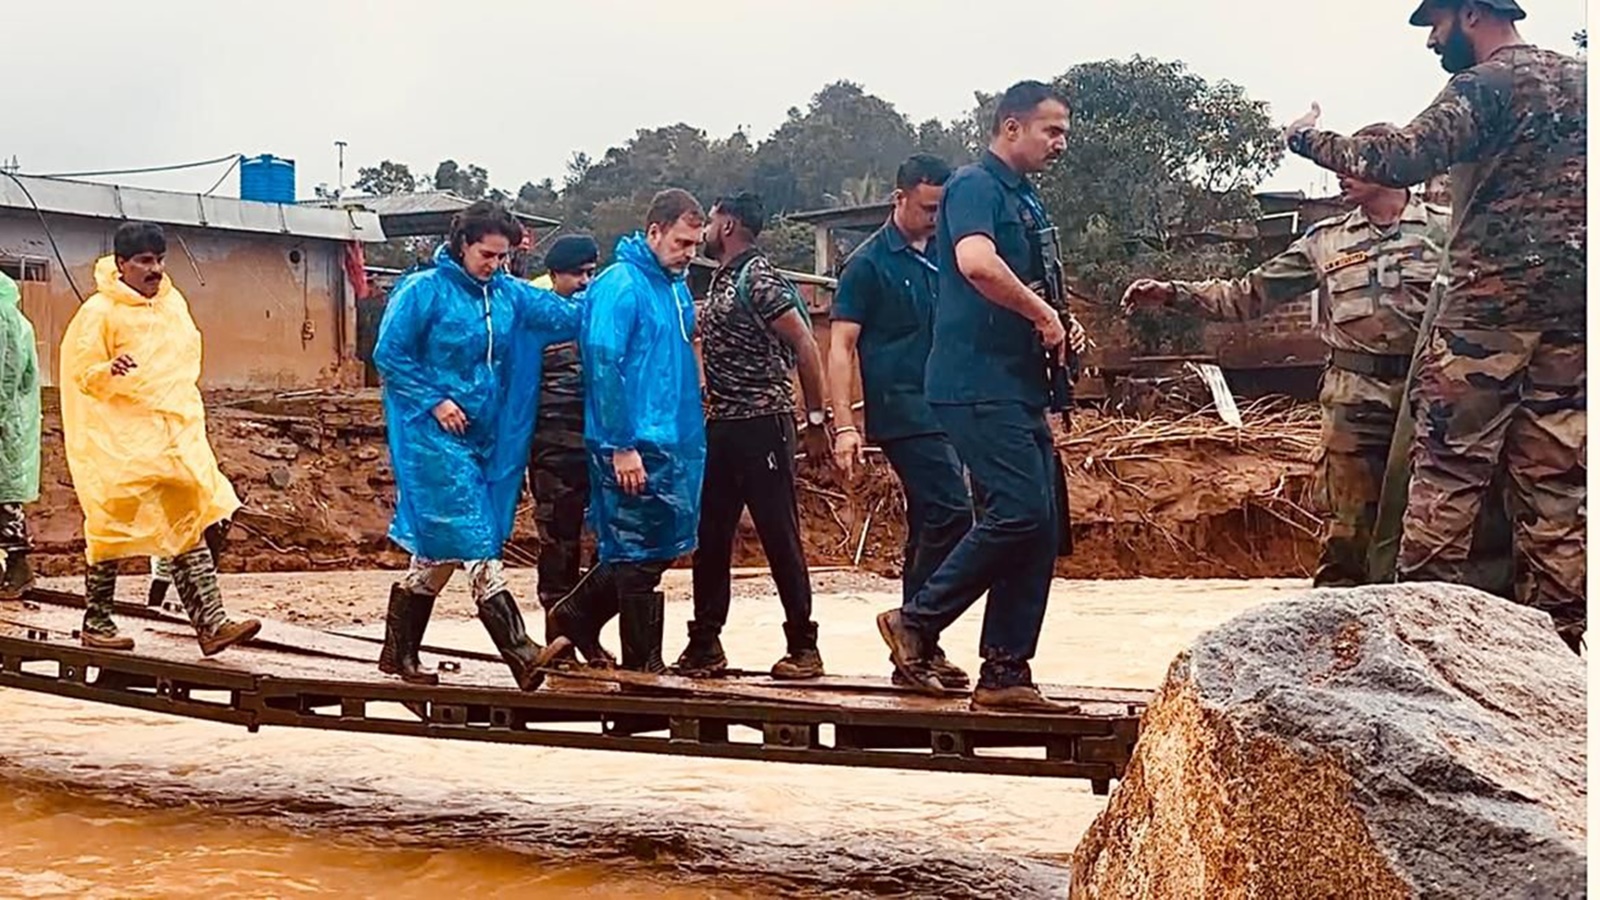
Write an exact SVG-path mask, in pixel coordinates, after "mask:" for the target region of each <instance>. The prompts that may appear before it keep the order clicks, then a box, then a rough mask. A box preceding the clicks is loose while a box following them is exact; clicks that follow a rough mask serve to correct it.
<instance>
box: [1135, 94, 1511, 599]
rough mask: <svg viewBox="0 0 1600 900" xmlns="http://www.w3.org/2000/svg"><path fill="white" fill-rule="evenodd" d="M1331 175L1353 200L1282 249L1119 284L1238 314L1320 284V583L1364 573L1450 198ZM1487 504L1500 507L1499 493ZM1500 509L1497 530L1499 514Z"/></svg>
mask: <svg viewBox="0 0 1600 900" xmlns="http://www.w3.org/2000/svg"><path fill="white" fill-rule="evenodd" d="M1395 131H1397V129H1396V128H1395V126H1393V125H1389V124H1378V125H1369V126H1367V127H1366V128H1363V129H1362V130H1361V131H1359V132H1357V134H1361V135H1367V134H1393V133H1394V132H1395ZM1339 187H1340V190H1341V192H1342V193H1343V195H1344V198H1345V199H1346V200H1347V201H1349V202H1351V203H1353V204H1355V208H1354V209H1352V210H1351V211H1350V212H1347V213H1344V214H1343V215H1338V216H1333V217H1331V218H1328V219H1324V220H1322V221H1320V222H1317V223H1316V224H1314V225H1312V226H1311V228H1310V229H1308V230H1307V231H1306V233H1305V234H1304V235H1303V236H1302V237H1301V238H1300V239H1299V240H1297V241H1295V242H1294V243H1293V244H1291V245H1289V248H1288V249H1287V250H1285V251H1284V252H1283V253H1281V254H1279V255H1278V256H1275V257H1273V258H1272V259H1269V260H1267V261H1266V262H1264V263H1262V264H1261V265H1260V266H1258V267H1257V268H1255V269H1254V270H1252V271H1251V272H1249V273H1248V274H1246V275H1245V276H1244V277H1242V278H1235V279H1227V280H1223V279H1216V280H1211V281H1202V282H1190V281H1175V282H1167V281H1154V280H1151V279H1141V280H1139V281H1136V282H1134V283H1133V284H1132V285H1130V286H1129V287H1128V290H1127V292H1126V293H1125V294H1124V296H1123V306H1124V309H1125V310H1126V311H1127V312H1130V313H1131V312H1132V311H1133V310H1134V309H1136V308H1139V307H1142V306H1162V307H1168V308H1173V309H1179V310H1183V311H1187V312H1191V313H1195V314H1198V315H1201V316H1203V317H1205V318H1209V319H1214V320H1221V321H1244V320H1247V319H1256V318H1260V317H1261V316H1264V315H1266V314H1267V313H1269V312H1271V311H1272V310H1273V309H1274V308H1276V307H1278V306H1281V305H1282V304H1284V303H1287V302H1290V301H1292V300H1296V299H1299V298H1300V297H1301V296H1304V295H1305V294H1307V293H1310V292H1311V291H1316V292H1317V300H1316V302H1317V307H1318V316H1317V318H1318V321H1319V322H1320V325H1321V331H1322V337H1323V339H1324V340H1326V341H1327V343H1328V347H1329V358H1328V367H1327V369H1326V370H1324V372H1323V375H1322V387H1321V391H1320V396H1319V399H1320V401H1321V405H1322V447H1321V454H1320V455H1321V461H1320V465H1319V466H1318V469H1317V485H1316V496H1317V499H1318V505H1319V506H1320V507H1321V509H1320V510H1319V512H1320V513H1321V514H1322V515H1324V516H1325V517H1326V518H1327V519H1328V524H1327V530H1326V532H1325V534H1324V538H1323V542H1322V554H1321V559H1320V560H1319V562H1318V564H1317V572H1316V576H1315V579H1314V582H1313V583H1314V584H1316V585H1317V586H1318V587H1350V586H1354V585H1359V584H1365V583H1366V582H1367V581H1368V578H1367V550H1368V547H1369V546H1370V544H1371V541H1372V532H1373V525H1374V523H1375V521H1376V519H1377V513H1378V498H1379V495H1380V493H1381V492H1382V489H1383V478H1384V469H1385V466H1386V464H1387V461H1388V455H1389V445H1390V443H1391V442H1392V441H1393V438H1394V432H1395V417H1396V414H1397V413H1398V411H1399V409H1400V402H1401V397H1402V395H1403V393H1404V389H1405V380H1406V371H1407V369H1408V367H1409V365H1410V362H1411V354H1412V351H1413V350H1414V349H1415V347H1416V342H1417V327H1418V325H1420V324H1421V321H1422V312H1423V309H1424V307H1425V306H1426V305H1427V302H1428V292H1429V289H1430V287H1431V286H1432V284H1433V280H1434V276H1435V275H1436V274H1437V272H1438V267H1439V257H1440V248H1441V247H1442V245H1443V244H1444V241H1445V237H1446V235H1447V233H1448V230H1449V227H1450V211H1449V210H1448V209H1446V208H1444V207H1440V206H1435V205H1433V204H1430V203H1426V202H1424V201H1423V200H1422V198H1421V197H1420V196H1418V195H1416V194H1414V193H1411V192H1409V191H1407V190H1406V189H1405V188H1390V187H1384V186H1382V185H1378V184H1373V183H1371V182H1367V181H1363V180H1361V179H1358V178H1352V177H1350V176H1345V175H1341V176H1340V177H1339ZM1491 508H1492V509H1495V510H1501V509H1503V507H1501V506H1500V505H1499V504H1494V505H1492V506H1491ZM1498 521H1499V523H1500V530H1501V532H1502V534H1503V532H1504V531H1505V528H1506V526H1505V524H1504V519H1503V516H1502V517H1500V518H1499V519H1498ZM1502 589H1505V586H1504V585H1502Z"/></svg>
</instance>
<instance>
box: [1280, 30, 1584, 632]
mask: <svg viewBox="0 0 1600 900" xmlns="http://www.w3.org/2000/svg"><path fill="white" fill-rule="evenodd" d="M1524 16H1525V14H1524V12H1523V11H1522V8H1521V6H1519V5H1518V3H1517V2H1516V0H1424V2H1423V3H1422V4H1421V5H1420V6H1418V7H1417V9H1416V11H1415V12H1413V13H1412V14H1411V24H1412V25H1416V26H1425V27H1428V28H1430V29H1431V31H1430V32H1429V35H1428V47H1429V48H1430V49H1432V50H1433V51H1434V52H1435V53H1437V54H1438V55H1439V59H1440V63H1441V65H1443V67H1444V69H1445V70H1446V71H1447V72H1450V73H1451V74H1452V76H1453V77H1452V78H1451V79H1450V82H1449V84H1447V85H1446V86H1445V88H1444V90H1443V91H1442V92H1440V94H1439V96H1438V97H1437V98H1436V99H1435V100H1434V101H1433V103H1432V104H1431V105H1430V106H1429V107H1428V108H1427V109H1425V110H1423V111H1422V112H1421V113H1419V114H1418V115H1417V117H1416V118H1415V119H1414V120H1412V122H1411V123H1410V124H1409V125H1407V126H1406V127H1404V128H1401V129H1399V130H1398V131H1395V132H1392V133H1387V134H1366V135H1357V136H1355V137H1344V136H1342V135H1338V134H1334V133H1332V132H1328V131H1320V130H1317V128H1316V123H1317V119H1318V116H1319V113H1320V110H1318V109H1317V108H1316V107H1315V106H1313V108H1312V111H1311V112H1310V113H1308V114H1307V115H1305V116H1304V117H1302V118H1301V119H1299V120H1298V121H1296V122H1295V123H1294V124H1292V125H1291V126H1289V128H1288V129H1287V130H1286V132H1285V138H1286V142H1287V144H1288V147H1289V149H1290V150H1291V151H1292V152H1294V153H1296V154H1298V155H1300V156H1304V157H1306V158H1307V159H1310V160H1311V161H1312V162H1315V163H1317V164H1318V165H1320V166H1322V167H1323V168H1326V169H1331V170H1333V171H1335V172H1338V173H1340V174H1343V175H1350V176H1354V177H1357V178H1361V179H1364V180H1366V181H1371V182H1374V183H1376V184H1382V185H1389V186H1393V187H1401V186H1405V185H1411V184H1418V183H1421V182H1423V181H1426V180H1427V179H1429V178H1432V177H1433V176H1435V175H1438V174H1441V173H1443V172H1445V171H1447V170H1448V171H1449V173H1450V183H1451V190H1452V203H1451V206H1452V209H1453V212H1454V220H1455V225H1454V228H1453V230H1452V232H1451V235H1450V239H1449V244H1448V249H1447V252H1446V257H1447V262H1446V266H1447V273H1448V274H1447V282H1446V284H1445V286H1444V294H1443V297H1442V300H1441V303H1440V307H1439V312H1438V318H1437V321H1436V323H1435V328H1434V330H1433V332H1432V333H1431V334H1427V335H1424V336H1423V340H1424V341H1425V344H1424V346H1423V348H1422V350H1421V353H1420V355H1419V360H1418V377H1417V379H1416V383H1415V389H1414V390H1415V392H1414V394H1413V396H1412V401H1413V402H1414V403H1415V405H1416V410H1415V412H1416V420H1417V438H1416V443H1415V445H1414V447H1413V450H1412V456H1411V458H1412V464H1413V472H1412V477H1411V486H1410V493H1409V496H1408V498H1407V503H1406V512H1405V522H1404V528H1403V536H1402V538H1401V544H1400V561H1399V567H1400V576H1401V577H1402V578H1403V579H1407V580H1418V581H1449V582H1458V583H1467V584H1472V583H1474V582H1473V572H1472V569H1473V566H1474V565H1475V562H1476V559H1475V558H1476V556H1477V553H1476V552H1475V550H1474V544H1475V542H1476V539H1477V537H1478V529H1479V523H1480V513H1481V511H1482V510H1483V508H1484V506H1485V504H1486V503H1490V502H1492V500H1491V495H1492V494H1493V485H1494V483H1495V482H1496V480H1497V479H1499V478H1504V479H1505V480H1506V483H1507V486H1508V492H1509V502H1510V508H1511V514H1512V519H1513V521H1514V523H1515V525H1514V528H1515V531H1514V538H1513V547H1512V552H1513V557H1514V563H1515V566H1516V573H1517V574H1516V599H1517V600H1518V601H1519V602H1521V603H1524V604H1526V605H1528V606H1532V607H1534V608H1536V609H1542V610H1545V611H1547V612H1549V613H1550V615H1551V617H1552V618H1553V619H1554V621H1555V625H1556V628H1557V630H1558V631H1559V632H1560V633H1561V636H1562V638H1563V640H1565V641H1566V642H1567V644H1568V646H1570V647H1571V648H1572V649H1573V650H1574V651H1577V650H1578V649H1579V647H1580V644H1581V641H1582V637H1583V633H1584V631H1585V629H1586V627H1587V623H1588V613H1587V605H1586V600H1585V595H1584V578H1585V574H1586V573H1585V558H1584V554H1585V549H1586V548H1585V528H1586V526H1587V514H1586V511H1585V510H1586V506H1587V500H1588V492H1587V486H1586V478H1587V467H1586V464H1585V460H1584V453H1585V448H1586V446H1587V444H1588V418H1587V409H1586V407H1587V400H1588V396H1587V390H1586V388H1585V379H1586V375H1587V371H1586V370H1587V358H1586V353H1585V346H1586V334H1585V328H1586V324H1587V323H1586V319H1587V316H1586V312H1585V303H1586V301H1587V294H1588V292H1587V258H1586V256H1587V249H1588V221H1587V210H1586V195H1587V192H1588V152H1587V139H1588V132H1589V118H1588V109H1587V101H1588V88H1587V66H1586V65H1585V63H1584V62H1583V61H1582V60H1579V59H1574V58H1572V57H1570V56H1565V55H1563V54H1560V53H1555V52H1553V51H1550V50H1544V49H1540V48H1538V47H1534V46H1531V45H1529V44H1528V43H1527V42H1526V41H1524V40H1523V39H1522V36H1521V35H1520V34H1519V33H1518V32H1517V27H1516V22H1517V21H1519V20H1521V19H1522V18H1524Z"/></svg>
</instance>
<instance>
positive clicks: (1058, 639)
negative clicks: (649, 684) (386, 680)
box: [0, 573, 1299, 900]
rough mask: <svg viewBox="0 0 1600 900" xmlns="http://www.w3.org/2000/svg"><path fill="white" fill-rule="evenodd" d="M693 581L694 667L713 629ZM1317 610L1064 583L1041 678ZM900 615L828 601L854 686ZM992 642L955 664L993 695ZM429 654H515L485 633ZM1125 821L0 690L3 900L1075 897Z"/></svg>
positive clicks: (873, 786)
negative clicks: (1078, 851)
mask: <svg viewBox="0 0 1600 900" xmlns="http://www.w3.org/2000/svg"><path fill="white" fill-rule="evenodd" d="M679 574H680V573H672V577H674V578H676V580H674V581H671V582H669V585H668V587H669V597H670V599H669V603H668V609H667V652H668V654H669V656H672V655H675V654H676V653H677V651H678V650H679V649H681V643H682V638H681V635H682V634H683V623H684V621H685V620H686V619H688V618H689V614H690V605H689V602H688V600H687V597H686V596H685V594H686V591H685V590H684V587H685V584H684V581H686V579H682V578H679V577H677V576H679ZM352 578H366V579H367V580H369V581H371V582H372V584H373V585H374V587H375V588H376V587H378V586H381V585H382V584H383V583H385V581H384V579H385V576H382V575H380V574H377V573H358V574H356V575H350V574H343V575H340V574H323V575H296V576H275V579H276V580H275V582H274V583H273V587H274V589H275V590H277V591H279V592H280V596H281V592H283V591H285V590H290V591H293V592H297V593H298V595H299V596H298V598H297V599H296V600H295V603H296V604H297V605H299V606H302V607H314V606H315V605H316V604H317V603H318V602H320V599H319V598H325V597H327V596H330V594H331V593H333V592H334V590H335V589H334V588H333V587H331V586H334V585H339V584H340V582H349V581H350V580H351V579H352ZM127 580H129V581H137V580H139V579H127ZM244 584H246V582H243V581H239V580H232V581H230V585H231V589H236V590H244V588H243V587H241V585H244ZM141 586H142V585H141ZM1298 586H1299V584H1298V583H1296V582H1274V581H1250V582H1241V581H1231V582H1230V581H1149V580H1146V581H1123V582H1064V581H1063V582H1058V583H1057V584H1056V585H1055V588H1054V592H1053V596H1052V603H1051V609H1050V613H1049V618H1048V620H1047V622H1046V625H1045V630H1044V639H1043V643H1042V645H1041V648H1040V653H1039V656H1038V658H1037V659H1036V660H1035V675H1036V676H1037V677H1038V678H1039V679H1040V680H1042V681H1048V682H1053V683H1069V684H1096V685H1110V686H1125V687H1154V686H1155V685H1156V684H1158V683H1159V681H1160V679H1161V677H1162V675H1163V674H1164V672H1165V669H1166V666H1167V664H1168V663H1169V662H1170V661H1171V659H1172V657H1173V655H1174V654H1175V653H1176V652H1177V651H1178V650H1179V649H1180V648H1181V647H1182V646H1183V645H1184V644H1185V643H1186V642H1187V641H1188V640H1189V639H1191V638H1192V637H1193V636H1194V635H1196V634H1197V633H1198V632H1200V631H1201V630H1203V629H1205V628H1207V627H1209V626H1211V625H1214V624H1217V623H1219V622H1221V621H1223V620H1226V619H1228V618H1230V617H1231V616H1233V615H1234V614H1236V613H1238V612H1239V611H1241V610H1243V609H1246V608H1248V607H1250V606H1254V605H1256V604H1258V603H1261V602H1267V601H1271V600H1272V599H1274V598H1277V597H1281V596H1284V595H1286V594H1289V593H1292V592H1293V589H1294V588H1296V587H1298ZM341 589H343V590H347V591H348V587H347V586H345V587H343V588H341ZM452 590H459V588H457V587H455V586H452ZM740 591H741V594H742V596H737V597H736V599H735V603H734V610H733V614H732V622H731V623H730V625H729V628H728V630H727V632H726V633H725V634H724V644H725V646H726V647H727V648H728V651H729V654H730V656H731V657H732V662H733V664H734V665H738V666H743V667H746V668H756V667H761V666H765V665H768V664H770V663H771V662H772V660H774V659H776V658H777V656H778V655H779V654H780V652H781V650H782V642H783V641H782V635H781V632H780V627H779V626H780V622H781V619H782V613H781V610H780V609H779V607H778V604H777V602H776V599H775V598H773V597H772V596H771V593H770V582H768V581H766V580H765V579H762V580H759V581H750V582H745V583H743V584H742V585H741V588H740ZM372 593H373V594H374V595H377V593H378V592H377V591H376V590H374V591H373V592H372ZM235 596H238V595H237V594H235ZM519 596H526V594H525V593H519ZM897 600H898V593H897V590H896V585H895V584H894V583H892V582H888V581H879V582H875V583H868V584H865V585H863V586H857V587H855V588H852V589H849V590H843V591H839V592H830V593H819V594H818V596H817V598H816V618H817V619H818V621H819V622H821V623H822V639H821V640H822V652H823V656H824V658H825V660H826V662H827V665H828V668H829V670H830V671H832V672H836V673H874V674H886V672H887V670H886V668H885V667H886V665H887V663H886V651H885V650H884V648H883V645H882V643H881V642H880V641H879V639H878V636H877V633H876V631H875V629H874V628H873V625H872V617H873V615H874V614H875V613H876V612H878V611H879V610H881V609H885V608H888V607H889V606H892V605H894V604H895V603H896V602H897ZM533 618H534V617H532V616H530V626H535V622H534V621H533ZM980 622H981V612H980V611H979V610H973V611H972V612H971V613H969V614H968V615H967V616H966V617H965V618H964V619H963V621H961V622H960V623H958V624H957V625H956V626H955V627H954V628H953V629H952V630H951V632H950V633H948V634H947V636H946V638H945V640H944V641H943V642H942V643H943V644H944V645H945V646H946V647H947V648H948V649H949V650H950V652H951V654H952V657H953V658H954V660H955V661H956V662H958V663H961V664H963V665H967V666H969V667H971V668H973V669H974V670H975V668H976V659H975V648H976V645H977V632H978V628H979V625H980ZM368 627H369V629H372V628H373V626H371V625H369V626H368ZM533 630H534V631H535V632H536V633H537V631H538V629H537V627H533ZM374 633H376V632H375V630H374ZM429 640H430V641H432V642H438V643H453V644H456V645H459V646H469V647H472V648H474V649H482V650H487V649H489V643H488V640H487V638H486V637H485V636H484V635H483V634H482V630H481V628H480V626H478V624H477V623H476V622H473V621H471V620H467V619H462V618H441V619H436V621H435V622H434V624H433V626H432V627H431V629H430V632H429ZM607 640H608V643H610V644H611V645H612V646H615V640H616V636H615V626H614V625H613V626H612V629H611V631H610V633H609V635H608V637H607ZM1103 803H1104V800H1103V799H1102V798H1097V797H1095V796H1093V795H1092V794H1091V793H1090V791H1089V786H1088V785H1087V784H1086V783H1078V782H1074V781H1066V780H1054V779H1028V778H1010V777H999V776H991V775H952V774H942V773H922V772H901V771H880V770H866V769H862V770H856V769H841V768H833V767H818V766H800V765H785V764H778V763H757V762H742V761H717V760H696V759H687V758H676V757H658V756H649V755H642V754H622V753H606V752H599V751H579V750H558V749H545V748H538V747H514V746H503V745H487V744H469V743H455V742H450V741H432V740H420V739H414V738H400V737H388V736H367V735H344V734H331V733H322V732H309V731H295V730H287V729H279V730H273V729H265V730H263V731H262V732H261V733H259V734H256V735H251V734H248V733H247V732H245V731H244V730H243V729H239V728H234V727H230V726H226V725H219V724H211V723H201V722H192V721H185V720H180V719H168V718H164V717H161V716H157V715H152V714H145V713H142V712H137V711H132V710H123V709H118V708H114V707H109V706H96V705H92V704H84V703H78V702H74V701H69V700H62V699H56V698H52V697H47V696H44V695H38V694H31V693H24V692H19V691H15V690H4V689H0V897H83V898H112V897H118V898H120V897H174V898H179V897H216V896H230V897H313V896H316V897H320V896H329V897H384V898H393V900H400V898H411V897H417V898H423V897H427V898H438V897H441V896H448V895H449V894H450V892H460V893H461V894H462V895H463V896H472V897H485V898H491V897H513V896H515V897H518V898H539V897H619V898H621V897H645V896H650V897H669V898H677V897H682V898H690V897H695V898H712V897H719V898H720V897H727V898H734V897H740V898H742V897H777V896H856V895H883V894H889V895H894V894H899V895H904V896H917V897H1008V898H1023V897H1057V896H1064V892H1065V891H1064V886H1065V884H1066V867H1067V864H1068V861H1069V859H1070V855H1071V852H1072V849H1073V847H1074V846H1075V845H1076V843H1077V841H1078V839H1079V837H1080V836H1081V835H1082V833H1083V831H1084V829H1085V828H1087V827H1088V825H1089V823H1090V822H1091V821H1092V820H1093V818H1094V816H1095V814H1096V813H1098V812H1099V810H1100V809H1101V807H1102V806H1103Z"/></svg>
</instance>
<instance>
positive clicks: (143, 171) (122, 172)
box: [24, 153, 241, 178]
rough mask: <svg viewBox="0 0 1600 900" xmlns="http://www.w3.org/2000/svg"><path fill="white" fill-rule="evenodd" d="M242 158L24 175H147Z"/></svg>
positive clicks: (78, 176) (236, 155) (233, 155)
mask: <svg viewBox="0 0 1600 900" xmlns="http://www.w3.org/2000/svg"><path fill="white" fill-rule="evenodd" d="M240 158H241V155H240V154H238V153H230V154H228V155H227V156H219V157H217V158H216V159H202V160H200V161H199V162H188V163H176V164H174V165H170V166H147V167H145V168H142V169H105V170H103V171H99V172H51V173H49V174H44V175H40V174H35V173H31V172H30V173H24V174H30V175H33V177H35V178H90V177H95V176H100V175H145V174H148V173H151V172H176V171H178V170H180V169H198V168H201V167H203V166H214V165H217V164H218V163H225V162H228V161H230V160H231V161H232V162H233V163H234V164H238V162H239V159H240Z"/></svg>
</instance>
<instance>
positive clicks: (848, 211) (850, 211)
mask: <svg viewBox="0 0 1600 900" xmlns="http://www.w3.org/2000/svg"><path fill="white" fill-rule="evenodd" d="M893 208H894V203H893V202H891V201H889V200H883V201H880V202H878V203H862V204H860V205H858V206H835V207H830V208H828V209H808V210H805V211H804V212H796V213H789V215H788V218H789V220H790V221H793V222H807V223H811V224H819V225H820V224H832V223H834V222H842V221H847V220H849V221H859V220H868V221H870V220H872V219H873V218H874V217H876V218H878V219H882V218H883V217H884V216H887V215H888V214H889V210H891V209H893Z"/></svg>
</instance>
